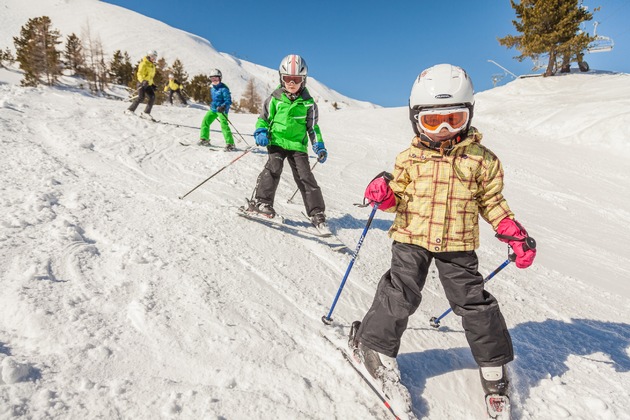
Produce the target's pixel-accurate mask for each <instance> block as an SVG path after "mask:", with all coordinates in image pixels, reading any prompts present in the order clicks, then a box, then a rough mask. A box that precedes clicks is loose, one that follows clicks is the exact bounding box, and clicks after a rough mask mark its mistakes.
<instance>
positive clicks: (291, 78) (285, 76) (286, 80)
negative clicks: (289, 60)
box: [282, 74, 304, 85]
mask: <svg viewBox="0 0 630 420" xmlns="http://www.w3.org/2000/svg"><path fill="white" fill-rule="evenodd" d="M282 81H283V82H284V83H285V84H289V83H291V82H293V83H294V84H296V85H299V84H300V83H302V82H304V76H291V75H288V74H283V75H282Z"/></svg>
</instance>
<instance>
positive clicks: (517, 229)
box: [496, 217, 536, 268]
mask: <svg viewBox="0 0 630 420" xmlns="http://www.w3.org/2000/svg"><path fill="white" fill-rule="evenodd" d="M496 236H497V238H499V240H500V241H501V242H506V243H507V244H509V245H510V246H511V247H512V249H513V250H514V254H516V261H515V262H516V266H517V267H518V268H527V267H529V266H530V265H532V263H533V262H534V258H536V241H534V240H533V238H530V237H529V236H528V235H527V231H526V230H525V228H523V226H521V224H520V223H518V222H517V221H516V220H512V219H510V218H509V217H506V218H505V219H503V220H501V222H499V226H497V235H496Z"/></svg>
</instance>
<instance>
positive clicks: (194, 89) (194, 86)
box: [186, 74, 212, 104]
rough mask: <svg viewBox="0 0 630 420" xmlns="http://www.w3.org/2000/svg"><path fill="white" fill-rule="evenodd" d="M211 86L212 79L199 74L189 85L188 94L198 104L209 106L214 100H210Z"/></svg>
mask: <svg viewBox="0 0 630 420" xmlns="http://www.w3.org/2000/svg"><path fill="white" fill-rule="evenodd" d="M210 86H212V82H211V81H210V77H209V76H207V75H205V74H198V75H196V76H194V77H193V78H192V80H191V81H190V83H189V84H188V87H187V88H186V93H188V96H190V97H191V98H193V99H194V100H195V101H197V102H203V103H206V104H209V103H210V102H211V100H212V98H210Z"/></svg>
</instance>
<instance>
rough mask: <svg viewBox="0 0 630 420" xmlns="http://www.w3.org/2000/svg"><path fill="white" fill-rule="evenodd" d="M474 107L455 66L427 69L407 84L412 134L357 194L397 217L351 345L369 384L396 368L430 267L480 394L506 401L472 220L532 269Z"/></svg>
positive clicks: (498, 334) (492, 306)
mask: <svg viewBox="0 0 630 420" xmlns="http://www.w3.org/2000/svg"><path fill="white" fill-rule="evenodd" d="M474 103H475V100H474V95H473V86H472V82H471V81H470V78H469V77H468V75H467V74H466V72H465V71H464V70H463V69H461V68H459V67H456V66H452V65H450V64H440V65H436V66H433V67H431V68H429V69H426V70H424V71H423V72H422V73H421V74H420V75H419V76H418V78H417V79H416V81H415V83H414V85H413V88H412V90H411V96H410V100H409V112H410V120H411V124H412V127H413V130H414V132H415V134H416V136H415V137H414V138H413V140H412V143H411V146H410V147H409V148H408V149H407V150H405V151H403V152H402V153H400V154H399V155H398V157H397V159H396V164H395V168H394V172H393V174H391V175H389V176H388V177H383V176H379V177H377V178H375V179H374V180H373V181H372V182H371V183H370V185H369V186H368V188H367V189H366V192H365V197H366V199H367V200H368V201H369V202H370V203H372V204H374V203H379V209H381V210H384V211H389V212H396V218H395V220H394V223H393V225H392V227H391V229H390V231H389V235H390V237H391V238H392V239H393V240H394V242H393V246H392V264H391V269H390V270H388V271H387V272H386V273H385V274H384V275H383V276H382V278H381V280H380V283H379V285H378V289H377V292H376V296H375V297H374V301H373V303H372V306H371V308H370V309H369V310H368V312H367V314H366V315H365V317H364V318H363V321H362V322H361V323H360V326H358V324H357V326H358V331H357V332H356V335H355V338H354V343H355V345H356V346H357V351H358V353H359V354H360V357H361V358H362V360H363V361H364V363H365V366H366V368H367V370H368V371H369V372H370V373H371V374H372V376H374V377H375V378H377V379H381V380H382V379H383V376H384V375H385V376H387V372H388V371H392V370H393V371H396V370H397V365H396V363H395V358H396V356H397V354H398V350H399V347H400V340H401V337H402V335H403V332H404V331H405V329H406V327H407V322H408V318H409V316H410V315H412V314H413V313H414V312H415V311H416V309H417V308H418V306H419V305H420V301H421V299H422V294H421V292H422V289H423V287H424V285H425V281H426V277H427V274H428V271H429V266H430V265H431V262H432V261H435V265H436V267H437V270H438V272H439V278H440V281H441V283H442V286H443V288H444V291H445V293H446V297H447V299H448V301H449V303H450V305H451V308H452V309H453V311H454V312H455V314H457V315H459V316H461V317H462V324H463V327H464V330H465V331H466V339H467V340H468V344H469V345H470V348H471V350H472V354H473V357H474V358H475V361H476V362H477V364H478V365H479V366H480V373H481V379H482V385H483V387H484V390H485V392H486V394H491V393H494V394H502V395H505V394H506V393H507V386H508V379H507V371H506V369H505V365H506V364H507V363H508V362H510V361H512V360H513V358H514V352H513V348H512V341H511V339H510V334H509V332H508V329H507V326H506V324H505V320H504V318H503V315H502V314H501V311H500V309H499V305H498V303H497V301H496V299H495V298H494V296H492V295H491V294H490V293H488V292H487V291H485V290H484V282H483V277H482V275H481V274H480V273H479V271H477V268H478V259H477V255H476V253H475V249H476V248H478V247H479V223H478V220H479V216H481V217H482V218H483V219H485V220H486V221H487V222H488V223H490V224H491V225H492V227H493V229H495V230H496V232H497V233H498V234H499V235H498V237H499V238H503V239H502V240H504V241H505V242H508V243H509V244H510V245H511V246H512V248H513V251H514V253H515V254H516V260H515V262H516V265H517V266H518V267H519V268H525V267H528V266H529V265H531V264H532V262H533V260H534V257H535V255H536V250H535V249H529V248H528V247H527V246H525V245H524V239H526V238H527V232H526V231H525V230H524V229H523V228H522V226H521V225H520V224H519V223H518V222H516V221H515V220H514V214H513V213H512V211H511V210H510V208H509V206H508V204H507V202H506V200H505V198H504V197H503V194H502V190H503V168H502V166H501V162H500V161H499V159H498V158H497V156H496V155H494V153H492V152H491V151H490V150H489V149H488V148H486V147H484V146H483V145H481V138H482V135H481V133H479V131H477V130H476V129H475V128H474V127H471V125H470V121H471V119H472V115H473V110H474ZM386 178H390V179H391V181H389V180H388V179H386ZM388 181H389V182H388ZM391 373H392V372H390V374H391ZM393 375H394V376H396V375H398V373H397V372H393Z"/></svg>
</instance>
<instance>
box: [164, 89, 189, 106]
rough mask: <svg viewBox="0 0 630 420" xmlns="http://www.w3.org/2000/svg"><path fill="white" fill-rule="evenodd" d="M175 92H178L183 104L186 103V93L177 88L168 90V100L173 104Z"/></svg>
mask: <svg viewBox="0 0 630 420" xmlns="http://www.w3.org/2000/svg"><path fill="white" fill-rule="evenodd" d="M173 93H175V94H177V96H178V97H179V100H180V102H181V103H182V104H184V105H186V99H184V95H182V92H181V90H179V89H177V90H171V89H169V90H168V101H169V102H170V103H171V105H173Z"/></svg>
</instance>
